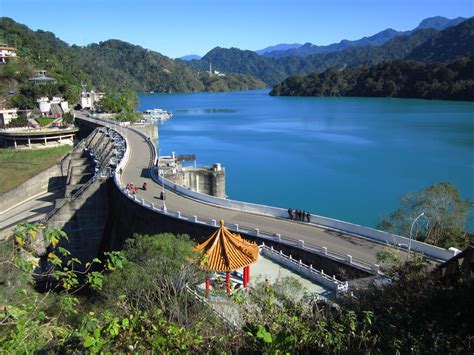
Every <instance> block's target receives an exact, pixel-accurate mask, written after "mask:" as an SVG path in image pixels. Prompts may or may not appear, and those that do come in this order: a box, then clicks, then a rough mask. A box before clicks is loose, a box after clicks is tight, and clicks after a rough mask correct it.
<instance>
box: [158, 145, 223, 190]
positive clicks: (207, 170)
mask: <svg viewBox="0 0 474 355" xmlns="http://www.w3.org/2000/svg"><path fill="white" fill-rule="evenodd" d="M184 161H194V162H195V161H196V158H195V156H194V155H176V154H175V153H174V152H173V153H171V155H170V156H160V157H159V158H158V163H157V164H158V174H159V175H161V176H164V178H165V179H168V180H170V181H172V182H173V183H175V184H176V185H181V186H183V187H187V188H189V189H191V190H193V191H196V192H200V193H203V194H207V195H211V196H216V197H221V198H226V194H225V169H224V168H223V167H222V165H221V164H220V163H216V164H213V165H212V166H210V167H209V166H200V167H198V166H196V165H193V166H184V165H183V162H184Z"/></svg>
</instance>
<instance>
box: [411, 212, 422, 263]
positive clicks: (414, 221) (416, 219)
mask: <svg viewBox="0 0 474 355" xmlns="http://www.w3.org/2000/svg"><path fill="white" fill-rule="evenodd" d="M424 215H425V212H421V213H420V215H419V216H418V217H416V218H415V219H414V220H413V223H412V224H411V228H410V240H409V241H408V254H407V260H408V258H409V257H410V251H411V239H412V238H411V235H412V233H413V226H414V225H415V223H416V221H418V219H419V218H421V217H422V216H424Z"/></svg>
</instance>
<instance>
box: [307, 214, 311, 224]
mask: <svg viewBox="0 0 474 355" xmlns="http://www.w3.org/2000/svg"><path fill="white" fill-rule="evenodd" d="M306 221H307V222H308V223H309V222H311V214H310V213H309V212H306Z"/></svg>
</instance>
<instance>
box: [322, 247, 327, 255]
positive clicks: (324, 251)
mask: <svg viewBox="0 0 474 355" xmlns="http://www.w3.org/2000/svg"><path fill="white" fill-rule="evenodd" d="M323 254H324V255H328V248H326V247H323Z"/></svg>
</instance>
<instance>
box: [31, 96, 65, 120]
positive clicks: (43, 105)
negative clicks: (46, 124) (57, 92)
mask: <svg viewBox="0 0 474 355" xmlns="http://www.w3.org/2000/svg"><path fill="white" fill-rule="evenodd" d="M36 102H37V103H38V107H39V109H40V111H41V114H42V115H43V116H50V115H52V116H54V117H61V116H62V115H63V114H65V113H67V112H69V103H68V102H67V101H66V100H64V99H63V98H62V97H58V96H53V98H52V99H51V100H50V99H49V97H46V96H44V97H40V98H39V99H38V100H36Z"/></svg>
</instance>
